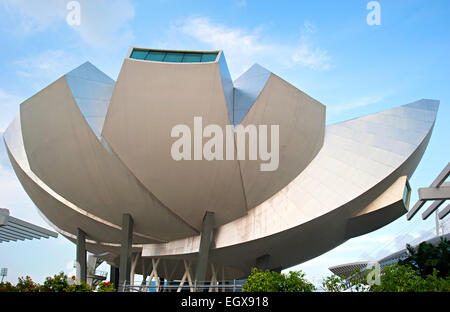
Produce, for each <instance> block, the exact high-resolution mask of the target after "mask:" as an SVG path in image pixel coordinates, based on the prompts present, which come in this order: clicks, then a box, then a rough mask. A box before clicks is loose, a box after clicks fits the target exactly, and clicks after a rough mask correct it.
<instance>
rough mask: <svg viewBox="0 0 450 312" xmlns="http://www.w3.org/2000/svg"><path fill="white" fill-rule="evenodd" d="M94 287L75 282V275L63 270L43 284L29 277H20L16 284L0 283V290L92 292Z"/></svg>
mask: <svg viewBox="0 0 450 312" xmlns="http://www.w3.org/2000/svg"><path fill="white" fill-rule="evenodd" d="M93 290H94V289H93V288H92V287H91V286H89V285H88V284H86V283H84V282H81V283H75V276H72V278H71V279H69V278H68V277H67V275H65V274H64V272H61V273H59V274H55V275H53V277H50V276H48V277H47V278H46V279H45V282H44V284H43V285H39V284H37V283H35V282H33V280H32V279H31V278H30V277H29V276H26V277H25V278H23V277H19V281H18V283H17V285H16V286H14V285H12V284H11V283H10V282H6V283H0V292H91V291H93Z"/></svg>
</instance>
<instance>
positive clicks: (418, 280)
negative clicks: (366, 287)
mask: <svg viewBox="0 0 450 312" xmlns="http://www.w3.org/2000/svg"><path fill="white" fill-rule="evenodd" d="M370 291H373V292H423V291H427V292H431V291H433V292H435V291H444V292H448V291H450V278H442V277H439V271H438V270H436V269H434V270H433V272H432V273H431V274H428V276H427V277H426V278H423V277H422V276H420V274H418V272H417V271H415V270H414V269H413V268H412V267H410V266H406V265H401V264H397V263H394V264H391V265H389V266H386V267H384V269H383V274H382V275H381V283H380V285H376V284H375V285H372V286H371V287H370Z"/></svg>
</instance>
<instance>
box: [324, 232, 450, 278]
mask: <svg viewBox="0 0 450 312" xmlns="http://www.w3.org/2000/svg"><path fill="white" fill-rule="evenodd" d="M441 238H444V239H446V240H450V233H446V234H442V235H440V236H435V237H433V238H430V239H428V240H426V241H425V242H426V243H428V244H431V245H434V246H438V245H439V243H440V242H441ZM419 245H420V244H416V245H415V246H414V248H416V249H417V248H418V247H419ZM408 255H409V253H408V250H407V249H406V248H405V249H402V250H400V251H397V252H394V253H392V254H390V255H388V256H386V257H384V258H382V259H380V260H378V261H376V262H378V263H379V264H380V266H381V267H382V268H383V267H384V266H386V265H389V264H391V263H393V262H398V260H403V259H405V258H407V257H408ZM374 262H375V261H360V262H353V263H345V264H340V265H336V266H333V267H330V268H328V270H330V271H331V272H333V273H334V274H336V275H340V276H344V277H345V278H348V277H350V276H351V275H352V274H353V273H354V272H355V270H357V269H359V270H362V271H363V270H364V269H365V268H366V267H367V266H368V265H371V264H373V263H374Z"/></svg>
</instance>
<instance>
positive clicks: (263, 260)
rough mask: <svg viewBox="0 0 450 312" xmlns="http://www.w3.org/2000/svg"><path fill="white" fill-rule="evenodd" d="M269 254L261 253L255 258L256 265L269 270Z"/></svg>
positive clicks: (263, 269)
mask: <svg viewBox="0 0 450 312" xmlns="http://www.w3.org/2000/svg"><path fill="white" fill-rule="evenodd" d="M269 265H270V255H262V256H261V257H258V258H257V259H256V267H257V268H258V269H260V270H262V271H265V270H269Z"/></svg>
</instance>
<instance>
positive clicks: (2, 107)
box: [0, 0, 450, 282]
mask: <svg viewBox="0 0 450 312" xmlns="http://www.w3.org/2000/svg"><path fill="white" fill-rule="evenodd" d="M68 2H69V1H66V0H46V1H37V0H36V1H29V0H0V42H1V45H2V47H3V48H2V49H0V132H3V131H4V130H5V128H6V127H7V125H8V124H9V122H11V121H12V119H13V118H14V116H15V115H16V114H17V113H18V111H19V104H20V103H21V102H22V101H23V100H25V99H27V98H28V97H30V96H32V95H33V94H34V93H36V92H37V91H39V90H40V89H42V88H43V87H45V86H47V85H48V84H49V83H51V82H53V81H54V80H56V79H57V78H59V77H60V76H62V75H63V74H65V73H66V72H68V71H70V70H71V69H73V68H75V67H77V66H78V65H80V64H82V63H83V62H85V61H90V62H92V63H93V64H94V65H96V66H97V67H98V68H99V69H100V70H102V71H104V72H105V73H106V74H108V75H109V76H110V77H111V78H113V79H116V78H117V75H118V73H119V70H120V67H121V64H122V62H123V58H124V57H125V55H126V53H127V51H128V49H129V47H130V46H132V45H133V46H142V47H152V48H170V49H195V50H209V49H223V50H224V53H225V55H226V58H227V62H228V65H229V68H230V72H231V75H232V77H233V78H236V77H238V76H239V75H240V74H241V73H242V72H243V71H244V70H245V69H247V68H248V67H250V66H251V65H252V64H253V63H259V64H261V65H262V66H264V67H266V68H268V69H269V70H270V71H272V72H274V73H275V74H277V75H278V76H280V77H282V78H283V79H285V80H287V81H289V82H291V83H292V84H293V85H295V86H296V87H298V88H299V89H300V90H302V91H304V92H306V93H307V94H309V95H310V96H312V97H314V98H315V99H317V100H318V101H320V102H322V103H323V104H325V105H326V106H327V123H328V124H330V123H335V122H339V121H344V120H347V119H350V118H354V117H358V116H361V115H366V114H370V113H373V112H377V111H380V110H384V109H387V108H390V107H394V106H398V105H402V104H406V103H409V102H412V101H415V100H418V99H421V98H431V99H438V100H440V101H441V106H440V109H439V113H438V118H437V122H436V125H435V129H434V133H433V136H432V138H431V141H430V144H429V146H428V149H427V151H426V153H425V155H424V157H423V159H422V162H421V164H420V165H419V167H418V169H417V170H416V172H415V174H414V176H413V178H412V179H411V181H410V183H411V186H412V188H413V194H412V202H413V203H414V202H415V200H416V199H417V192H416V189H417V188H418V187H420V186H425V185H428V184H429V183H430V182H431V181H432V180H433V178H434V177H435V176H436V175H437V174H438V173H439V172H440V170H441V169H442V168H443V167H444V166H445V165H446V164H447V162H448V161H449V159H448V155H450V146H449V140H448V135H449V133H450V124H449V121H450V120H449V118H450V104H449V103H450V91H449V90H450V88H449V86H450V75H449V74H450V58H449V57H448V56H449V55H450V31H449V30H450V21H449V20H448V14H449V12H450V10H449V9H450V2H449V1H445V0H443V1H437V0H435V1H422V0H409V1H393V0H391V1H386V0H385V1H379V3H380V6H381V25H379V26H369V25H368V24H367V22H366V16H367V14H368V13H369V11H368V10H367V9H366V5H367V3H368V2H369V1H363V0H352V1H325V0H319V1H282V2H281V1H279V2H274V1H260V0H259V1H251V0H222V1H195V2H194V1H171V0H154V1H137V0H136V1H132V0H108V1H106V0H89V1H82V0H80V1H79V2H80V4H81V24H80V25H79V26H69V25H68V24H67V22H66V16H67V14H68V12H69V11H68V10H67V9H66V5H67V3H68ZM0 207H7V208H9V209H10V211H11V213H12V214H13V215H14V216H16V217H19V218H23V219H25V220H28V221H31V222H34V223H37V224H39V225H43V226H47V227H48V225H46V223H45V221H43V219H42V218H41V217H40V216H39V214H38V212H37V209H36V208H35V207H34V205H33V203H32V202H31V201H30V200H29V198H28V196H27V195H26V194H25V192H24V191H23V189H22V187H21V186H20V184H19V182H18V181H17V179H16V177H15V175H14V173H13V172H12V169H11V166H10V164H9V161H8V160H7V157H6V155H5V150H4V147H3V145H2V146H1V147H0ZM433 226H434V220H433V218H429V220H427V221H422V220H421V219H420V217H419V216H417V217H415V218H414V220H413V221H412V222H407V221H406V218H405V217H402V218H400V219H398V220H397V221H395V222H393V223H391V224H390V225H388V226H386V227H384V228H382V229H380V230H378V231H375V232H373V233H371V234H368V235H364V236H361V237H358V238H355V239H352V240H350V241H348V242H346V243H345V244H343V245H341V246H339V247H338V248H336V249H334V250H332V251H330V252H328V253H326V254H324V255H322V256H320V257H318V258H316V259H313V260H311V261H308V262H306V263H304V264H301V265H299V266H296V267H295V269H302V270H304V271H305V272H306V273H307V277H308V278H310V279H312V280H314V281H318V280H319V279H320V278H321V277H324V276H326V275H329V272H328V271H327V268H328V267H329V266H332V265H336V264H340V263H344V262H351V261H358V260H366V259H368V258H371V259H376V258H378V257H380V256H383V255H386V254H388V253H389V252H390V251H394V250H396V249H399V248H401V247H402V246H403V245H404V243H405V242H408V241H411V240H413V239H416V240H419V239H420V238H425V237H428V236H430V235H432V232H430V229H432V228H433ZM400 234H402V235H403V236H402V235H400ZM399 235H400V236H399ZM299 248H301V246H299ZM74 258H75V246H74V245H73V244H71V243H70V242H68V241H67V240H65V239H64V238H58V239H51V240H46V241H31V242H19V243H9V244H0V267H8V268H9V276H8V280H10V281H13V282H16V280H17V276H21V275H26V274H28V275H31V276H32V277H33V278H34V279H36V280H38V281H43V279H44V278H45V276H47V275H50V274H53V273H57V272H59V271H61V270H64V271H66V272H68V273H69V272H71V271H72V268H71V265H70V262H71V261H72V260H73V259H74ZM105 269H107V268H106V267H105Z"/></svg>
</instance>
